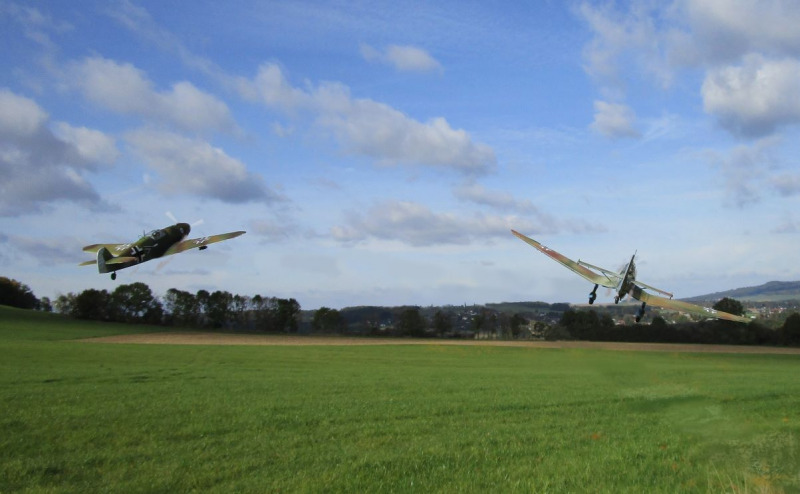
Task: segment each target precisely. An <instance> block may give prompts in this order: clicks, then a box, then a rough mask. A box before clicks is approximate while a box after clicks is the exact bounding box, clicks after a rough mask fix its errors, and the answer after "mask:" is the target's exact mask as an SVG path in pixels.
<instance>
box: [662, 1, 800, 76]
mask: <svg viewBox="0 0 800 494" xmlns="http://www.w3.org/2000/svg"><path fill="white" fill-rule="evenodd" d="M673 13H674V15H675V16H679V18H680V20H681V21H682V22H681V24H682V25H683V26H684V27H683V29H681V30H680V32H674V31H673V32H672V35H671V36H669V37H667V38H666V41H667V42H669V43H670V46H669V55H670V57H671V58H672V60H673V61H674V62H676V63H680V64H691V65H698V64H703V65H720V64H730V63H736V62H737V61H738V60H739V59H740V58H741V57H743V56H745V55H747V54H750V53H754V52H759V53H763V54H765V55H767V56H777V57H781V58H782V57H784V56H798V55H800V31H798V29H797V25H798V23H799V22H800V4H798V3H797V2H795V1H793V0H738V1H737V2H736V4H735V6H733V5H732V4H731V3H730V2H728V1H725V0H682V1H677V2H675V4H674V6H673Z"/></svg>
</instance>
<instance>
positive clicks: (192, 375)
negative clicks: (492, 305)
mask: <svg viewBox="0 0 800 494" xmlns="http://www.w3.org/2000/svg"><path fill="white" fill-rule="evenodd" d="M156 330H158V328H136V327H128V326H123V325H113V324H95V323H87V322H76V321H70V320H66V319H63V318H61V317H58V316H53V315H47V314H38V313H32V312H28V311H19V310H13V309H8V308H0V355H2V358H0V403H2V405H0V406H1V407H2V408H0V412H2V413H0V492H16V491H23V492H64V491H69V492H98V491H104V492H106V491H113V492H182V491H211V492H214V491H216V492H248V491H249V492H297V491H301V492H316V491H326V492H341V491H348V492H387V491H392V492H484V491H493V492H514V491H517V492H582V491H591V492H671V493H672V492H797V491H800V413H798V408H799V407H798V405H800V378H799V377H798V376H800V357H798V356H776V355H763V356H762V355H714V354H687V353H653V352H613V351H602V350H554V349H532V348H507V347H502V348H501V347H477V346H470V347H463V346H438V345H430V346H425V345H422V346H410V345H409V346H358V347H346V346H339V347H337V346H289V347H286V346H274V347H272V346H218V347H214V346H193V345H187V346H158V345H122V344H88V343H84V342H79V341H74V340H75V339H76V338H86V337H91V336H106V335H110V334H115V333H127V332H142V331H156Z"/></svg>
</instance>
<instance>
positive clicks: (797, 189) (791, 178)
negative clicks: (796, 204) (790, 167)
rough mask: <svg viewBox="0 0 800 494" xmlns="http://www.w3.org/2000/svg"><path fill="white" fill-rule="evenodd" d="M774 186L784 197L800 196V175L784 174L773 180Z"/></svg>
mask: <svg viewBox="0 0 800 494" xmlns="http://www.w3.org/2000/svg"><path fill="white" fill-rule="evenodd" d="M772 186H773V187H775V190H777V191H778V193H780V194H781V195H782V196H794V195H798V194H800V175H798V174H788V173H787V174H783V175H779V176H777V177H774V178H773V179H772Z"/></svg>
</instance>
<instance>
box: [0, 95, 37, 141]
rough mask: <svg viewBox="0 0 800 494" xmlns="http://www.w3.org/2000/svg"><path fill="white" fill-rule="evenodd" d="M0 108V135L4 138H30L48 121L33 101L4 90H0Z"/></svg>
mask: <svg viewBox="0 0 800 494" xmlns="http://www.w3.org/2000/svg"><path fill="white" fill-rule="evenodd" d="M0 108H2V109H3V111H0V133H2V134H3V135H4V136H16V137H26V136H32V135H34V134H35V133H37V132H39V131H40V130H41V128H42V126H43V125H44V123H45V122H46V121H47V119H48V115H47V112H45V111H44V110H43V109H42V108H41V107H39V105H37V104H36V102H35V101H33V100H32V99H28V98H26V97H24V96H18V95H16V94H14V93H12V92H11V91H9V90H8V89H5V88H0Z"/></svg>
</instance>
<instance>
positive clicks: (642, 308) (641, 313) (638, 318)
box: [636, 302, 647, 322]
mask: <svg viewBox="0 0 800 494" xmlns="http://www.w3.org/2000/svg"><path fill="white" fill-rule="evenodd" d="M646 306H647V302H642V306H641V307H640V308H639V312H638V313H636V322H639V321H641V320H642V318H643V317H644V308H645V307H646Z"/></svg>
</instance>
